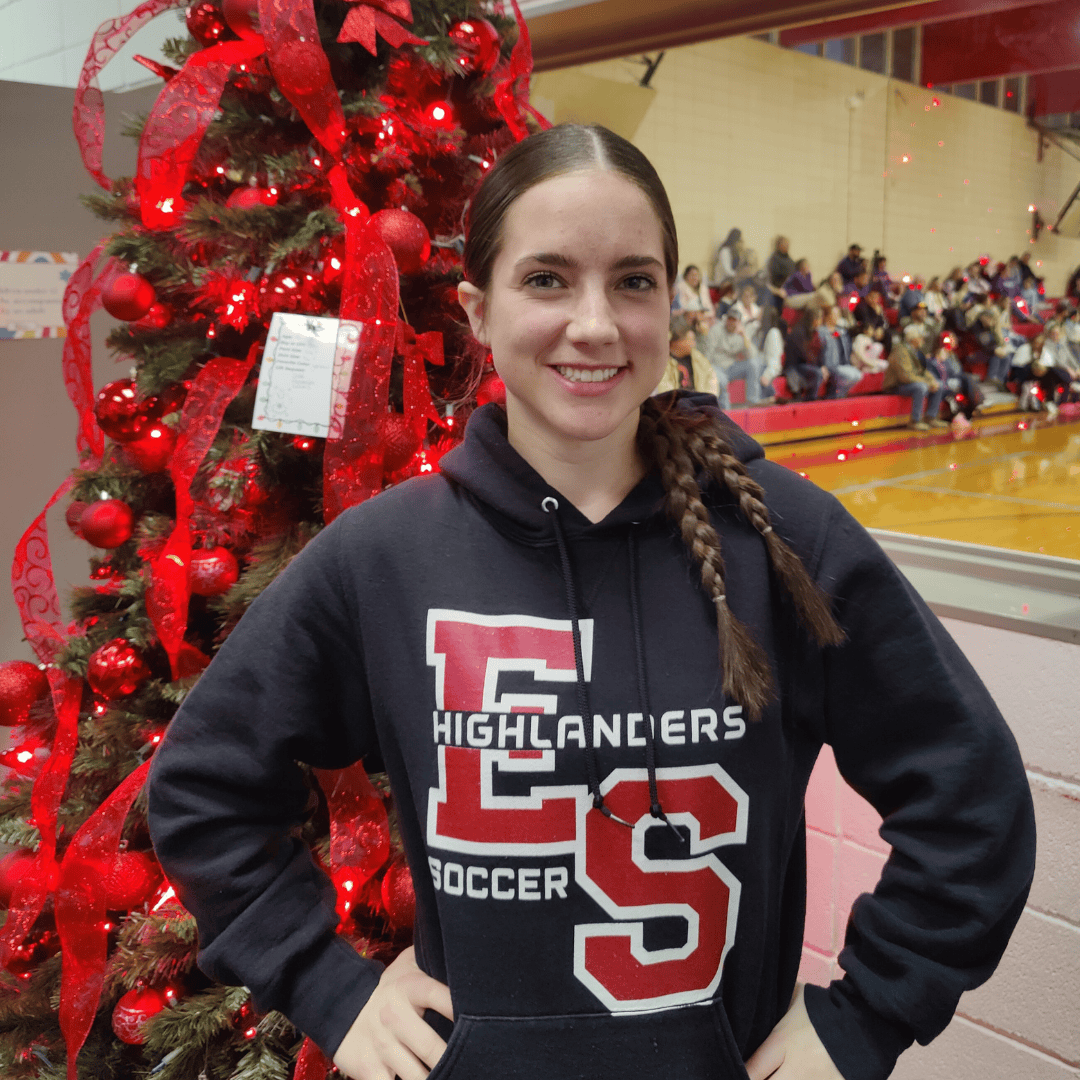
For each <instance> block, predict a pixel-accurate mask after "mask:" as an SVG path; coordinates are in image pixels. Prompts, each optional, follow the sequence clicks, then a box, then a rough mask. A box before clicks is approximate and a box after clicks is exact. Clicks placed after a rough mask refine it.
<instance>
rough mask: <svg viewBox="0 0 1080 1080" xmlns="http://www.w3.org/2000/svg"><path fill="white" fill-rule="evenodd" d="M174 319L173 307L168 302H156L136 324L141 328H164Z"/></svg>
mask: <svg viewBox="0 0 1080 1080" xmlns="http://www.w3.org/2000/svg"><path fill="white" fill-rule="evenodd" d="M172 319H173V313H172V308H171V307H169V305H168V304H161V303H155V304H151V305H150V310H149V311H148V312H147V313H146V314H145V315H144V316H143V317H142V318H141V319H136V320H135V324H134V325H135V326H137V327H138V328H139V329H140V330H164V329H165V327H166V326H168V325H169V323H171V322H172Z"/></svg>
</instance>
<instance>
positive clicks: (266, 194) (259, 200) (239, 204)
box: [225, 187, 278, 210]
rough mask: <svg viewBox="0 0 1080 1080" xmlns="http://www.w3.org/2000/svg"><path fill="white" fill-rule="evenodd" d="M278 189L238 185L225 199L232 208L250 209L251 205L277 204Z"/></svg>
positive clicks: (226, 203)
mask: <svg viewBox="0 0 1080 1080" xmlns="http://www.w3.org/2000/svg"><path fill="white" fill-rule="evenodd" d="M277 201H278V189H277V188H261V187H238V188H237V189H236V190H235V191H234V192H233V193H232V194H231V195H230V196H229V197H228V198H227V199H226V200H225V205H226V206H228V207H229V208H230V209H232V210H250V209H251V208H252V207H253V206H277Z"/></svg>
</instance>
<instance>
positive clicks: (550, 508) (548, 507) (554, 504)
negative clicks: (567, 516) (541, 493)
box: [540, 495, 559, 514]
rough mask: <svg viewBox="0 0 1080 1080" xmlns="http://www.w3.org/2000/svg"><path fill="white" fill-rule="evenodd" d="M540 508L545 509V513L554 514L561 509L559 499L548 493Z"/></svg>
mask: <svg viewBox="0 0 1080 1080" xmlns="http://www.w3.org/2000/svg"><path fill="white" fill-rule="evenodd" d="M540 509H541V510H543V511H544V513H545V514H553V513H554V512H555V511H556V510H558V509H559V500H558V499H555V498H552V496H550V495H548V496H547V498H546V499H544V500H543V501H542V502H541V503H540Z"/></svg>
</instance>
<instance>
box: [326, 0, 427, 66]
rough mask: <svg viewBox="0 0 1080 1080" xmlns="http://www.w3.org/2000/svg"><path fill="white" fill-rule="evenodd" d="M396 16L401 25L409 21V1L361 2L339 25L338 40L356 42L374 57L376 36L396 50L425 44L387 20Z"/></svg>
mask: <svg viewBox="0 0 1080 1080" xmlns="http://www.w3.org/2000/svg"><path fill="white" fill-rule="evenodd" d="M391 15H396V16H397V18H399V19H401V20H402V21H403V22H410V23H411V22H412V21H413V15H412V6H411V5H410V4H409V0H364V2H363V3H360V4H357V6H356V7H354V8H351V9H350V10H349V13H348V15H346V16H345V22H344V23H343V24H342V27H341V32H340V33H339V34H338V38H337V39H338V41H355V42H357V43H359V44H360V45H363V46H364V48H365V49H367V51H368V52H369V53H371V55H372V56H374V55H375V54H376V47H377V42H376V40H375V35H376V34H378V35H379V36H380V37H381V38H384V39H385V40H386V42H387V43H388V44H390V45H392V46H393V47H394V48H395V49H400V48H401V46H402V45H426V44H427V42H426V41H425V40H424V39H423V38H420V37H417V36H416V35H415V34H414V33H412V32H411V31H409V30H406V29H405V27H404V26H402V25H401V23H399V22H395V21H394V19H392V18H390V16H391Z"/></svg>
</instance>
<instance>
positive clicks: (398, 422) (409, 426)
mask: <svg viewBox="0 0 1080 1080" xmlns="http://www.w3.org/2000/svg"><path fill="white" fill-rule="evenodd" d="M423 441H424V440H423V438H422V436H421V435H419V434H418V433H417V430H416V425H415V424H413V423H411V422H410V421H409V419H408V417H407V416H405V414H404V413H387V414H386V415H385V416H383V417H381V418H380V420H379V445H380V446H382V448H383V471H384V472H388V473H392V472H397V471H398V469H403V468H405V466H406V465H408V464H409V462H410V461H412V459H413V456H414V455H415V454H416V451H417V450H419V449H420V444H421V443H422V442H423Z"/></svg>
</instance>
